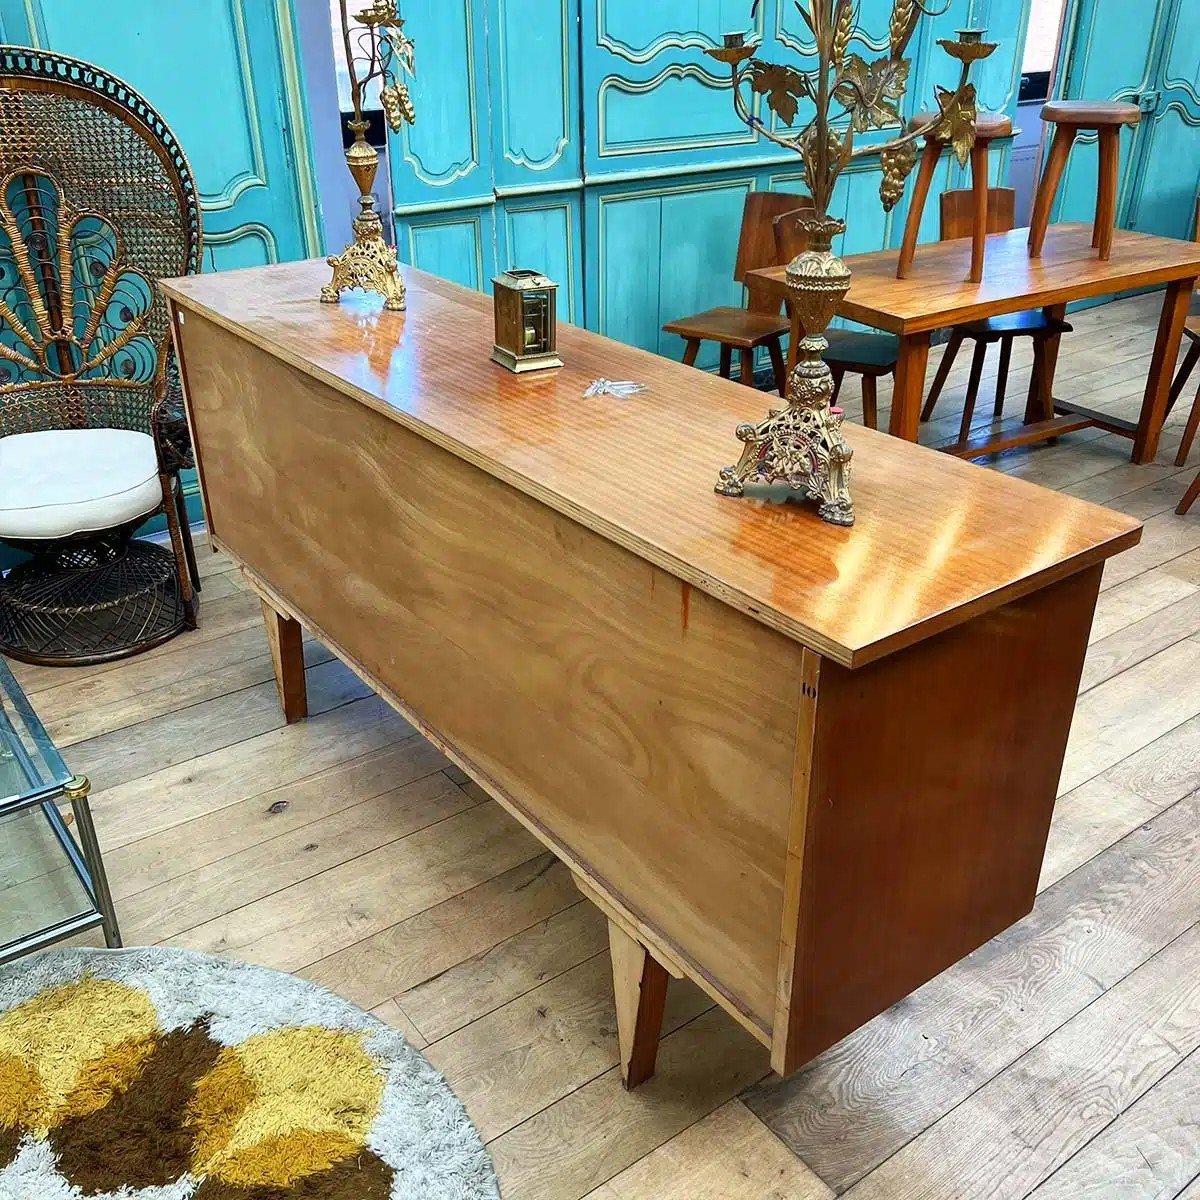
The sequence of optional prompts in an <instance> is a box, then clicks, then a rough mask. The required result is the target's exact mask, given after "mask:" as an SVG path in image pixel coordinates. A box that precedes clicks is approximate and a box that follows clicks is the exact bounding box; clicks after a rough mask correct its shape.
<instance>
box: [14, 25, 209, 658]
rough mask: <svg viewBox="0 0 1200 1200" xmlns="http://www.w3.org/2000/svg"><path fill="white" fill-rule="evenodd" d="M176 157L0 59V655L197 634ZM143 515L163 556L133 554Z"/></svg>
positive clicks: (192, 211) (196, 243)
mask: <svg viewBox="0 0 1200 1200" xmlns="http://www.w3.org/2000/svg"><path fill="white" fill-rule="evenodd" d="M200 246H201V231H200V208H199V204H198V201H197V196H196V185H195V181H194V180H193V178H192V174H191V170H190V168H189V167H188V164H187V160H186V158H185V157H184V154H183V151H182V150H181V149H180V146H179V143H178V142H177V141H176V139H175V137H174V135H173V134H172V133H171V131H170V129H169V128H168V127H167V125H166V123H165V122H164V121H163V119H162V118H161V117H160V116H159V115H158V113H157V112H155V111H154V109H153V108H151V107H150V105H149V104H147V103H146V101H145V100H144V99H143V98H142V97H141V96H139V95H138V94H137V92H135V91H133V89H132V88H130V87H129V86H128V85H126V84H124V83H122V82H121V81H120V80H119V79H114V78H113V77H112V76H111V75H107V74H105V72H104V71H102V70H100V69H99V68H98V67H94V66H91V65H90V64H88V63H85V62H81V61H79V60H78V59H73V58H66V57H63V56H62V55H58V54H52V53H46V52H44V51H41V50H31V49H28V48H24V47H13V46H0V540H3V541H4V542H6V543H8V544H9V545H11V546H15V547H17V548H18V549H20V550H23V551H26V552H27V553H28V554H29V555H30V557H29V558H28V559H26V560H25V561H23V562H20V563H18V565H17V566H15V567H13V568H12V570H11V571H10V572H9V573H8V576H7V578H6V579H5V580H3V581H0V651H2V652H3V653H4V654H7V655H9V656H11V657H13V658H19V659H23V660H25V661H28V662H37V663H48V664H63V665H66V664H75V663H84V662H98V661H103V660H106V659H112V658H120V657H122V656H124V655H127V654H134V653H137V652H138V651H140V650H145V649H148V648H149V647H150V646H154V645H158V644H159V643H161V642H164V641H166V640H167V639H168V638H170V637H173V636H174V635H175V634H177V633H179V632H180V631H181V630H182V629H184V628H194V627H195V625H196V590H197V588H198V586H199V585H198V581H197V578H196V570H195V558H194V553H193V549H192V543H191V536H190V533H189V530H188V523H187V517H186V510H185V508H184V504H183V493H182V489H181V487H180V483H179V472H180V471H181V470H183V469H184V468H187V467H190V466H191V465H192V461H191V447H190V443H189V440H188V435H187V426H186V423H185V419H184V416H183V411H182V410H183V406H182V398H181V395H180V389H179V384H178V378H177V374H176V369H175V362H174V355H173V351H172V349H171V331H170V328H169V317H168V313H167V308H166V304H165V302H164V301H163V299H162V297H161V296H160V294H159V292H158V288H157V286H156V285H157V282H158V280H159V279H162V278H167V277H171V276H178V275H184V274H190V273H193V272H195V271H197V270H199V266H200ZM158 513H163V514H165V516H166V521H167V527H168V529H169V531H170V535H171V550H170V551H168V550H166V549H164V548H163V547H161V546H158V545H156V544H154V543H151V542H146V541H142V540H138V539H134V538H133V532H134V530H135V529H136V528H137V527H138V526H139V525H141V524H142V523H143V522H144V521H146V520H147V519H148V518H149V517H151V516H154V515H156V514H158Z"/></svg>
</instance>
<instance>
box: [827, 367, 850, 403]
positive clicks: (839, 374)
mask: <svg viewBox="0 0 1200 1200" xmlns="http://www.w3.org/2000/svg"><path fill="white" fill-rule="evenodd" d="M845 378H846V371H845V368H843V367H834V368H833V395H831V396H830V397H829V406H830V408H832V407H833V406H834V405H835V404H836V403H837V402H838V397H839V396H840V395H841V394H842V380H843V379H845Z"/></svg>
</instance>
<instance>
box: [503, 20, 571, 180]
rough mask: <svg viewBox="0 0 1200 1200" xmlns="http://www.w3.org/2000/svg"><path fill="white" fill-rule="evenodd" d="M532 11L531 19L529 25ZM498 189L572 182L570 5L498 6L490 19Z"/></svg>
mask: <svg viewBox="0 0 1200 1200" xmlns="http://www.w3.org/2000/svg"><path fill="white" fill-rule="evenodd" d="M531 7H532V8H535V9H536V10H537V11H536V14H535V19H533V20H531V19H530V18H531ZM488 65H489V78H490V80H491V83H492V96H491V105H490V109H491V117H492V120H491V136H492V153H493V161H494V163H495V183H496V186H497V187H498V188H499V189H501V190H503V189H505V188H523V187H538V186H546V185H550V184H554V183H561V182H562V181H564V180H577V179H578V178H579V173H580V139H579V38H578V22H577V21H576V20H575V0H539V2H538V3H537V4H535V5H532V6H531V5H530V4H529V3H528V0H525V2H523V0H500V2H499V3H497V4H495V6H494V8H493V9H492V11H491V13H490V16H489V24H488Z"/></svg>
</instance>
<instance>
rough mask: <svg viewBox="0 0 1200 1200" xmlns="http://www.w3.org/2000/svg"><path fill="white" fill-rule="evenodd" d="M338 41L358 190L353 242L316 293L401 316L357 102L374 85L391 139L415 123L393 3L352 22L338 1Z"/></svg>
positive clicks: (349, 159)
mask: <svg viewBox="0 0 1200 1200" xmlns="http://www.w3.org/2000/svg"><path fill="white" fill-rule="evenodd" d="M341 10H342V39H343V41H344V43H345V47H346V66H347V68H348V69H349V71H350V97H351V101H352V103H353V105H354V116H353V119H352V120H351V121H349V122H348V127H349V129H350V131H351V132H352V133H353V134H354V141H353V142H352V143H351V145H350V148H349V149H348V150H347V151H346V165H347V166H348V167H349V168H350V174H351V175H353V176H354V182H355V183H356V184H358V190H359V193H360V195H359V197H358V207H359V211H358V215H357V216H356V217H355V218H354V241H353V242H351V243H350V245H349V246H347V247H346V249H345V250H343V251H342V253H341V254H338V255H336V256H335V257H333V258H331V259H329V265H330V266H331V267H332V268H333V278H332V279H331V280H330V281H329V283H328V284H326V286H325V287H323V288H322V289H321V300H322V301H323V302H324V303H325V304H336V303H337V302H338V301H339V300H340V299H341V294H342V292H344V291H349V290H352V289H354V288H361V289H362V290H363V291H367V292H377V293H379V294H380V295H381V296H383V298H384V308H390V309H392V310H393V311H397V312H400V311H403V309H404V304H405V292H404V281H403V280H402V279H401V278H400V272H399V270H398V269H397V266H396V251H395V250H394V249H393V248H392V247H391V246H389V245H388V244H387V243H386V242H385V241H384V240H383V222H382V221H381V220H380V219H379V214H378V213H377V212H376V211H375V197H374V195H373V194H372V192H371V189H372V187H373V186H374V185H375V172H376V171H377V170H378V169H379V151H378V150H376V149H375V147H374V146H372V145H371V144H370V143H369V142H368V141H367V137H366V133H367V122H366V121H365V120H364V119H363V97H364V95H365V93H366V89H367V87H368V86H369V85H370V84H371V83H374V82H375V81H376V80H378V81H379V84H380V99H381V101H382V104H383V114H384V117H385V118H386V120H387V123H388V127H389V128H390V129H391V130H392V132H393V133H399V132H400V130H401V128H402V126H403V125H404V123H405V122H407V123H408V124H409V125H411V124H412V123H413V122H414V121H415V120H416V112H415V111H414V109H413V103H412V97H411V96H410V95H409V90H408V85H407V84H406V83H405V82H404V81H403V79H402V78H401V77H400V73H399V72H400V69H401V68H402V69H403V70H404V72H406V73H407V74H408V75H412V74H413V43H412V40H411V39H410V38H409V37H408V36H407V35H406V34H405V33H404V21H403V20H402V19H401V18H400V16H399V14H398V12H397V11H396V0H372V3H371V4H370V5H369V6H368V7H366V8H364V9H363V10H362V11H361V12H359V13H357V14H356V15H355V16H354V18H353V19H351V17H350V14H349V13H348V11H347V0H341Z"/></svg>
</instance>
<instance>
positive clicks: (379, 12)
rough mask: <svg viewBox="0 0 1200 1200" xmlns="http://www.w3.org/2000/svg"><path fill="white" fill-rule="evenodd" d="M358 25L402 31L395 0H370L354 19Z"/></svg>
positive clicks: (402, 22)
mask: <svg viewBox="0 0 1200 1200" xmlns="http://www.w3.org/2000/svg"><path fill="white" fill-rule="evenodd" d="M354 19H355V20H356V21H357V22H358V23H359V24H360V25H374V26H375V27H376V28H378V29H403V28H404V21H403V20H401V18H400V14H399V12H398V11H397V9H396V0H372V3H371V4H369V5H368V6H367V7H366V8H364V9H363V10H362V12H360V13H359V14H358V15H357V16H356V17H355V18H354Z"/></svg>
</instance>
